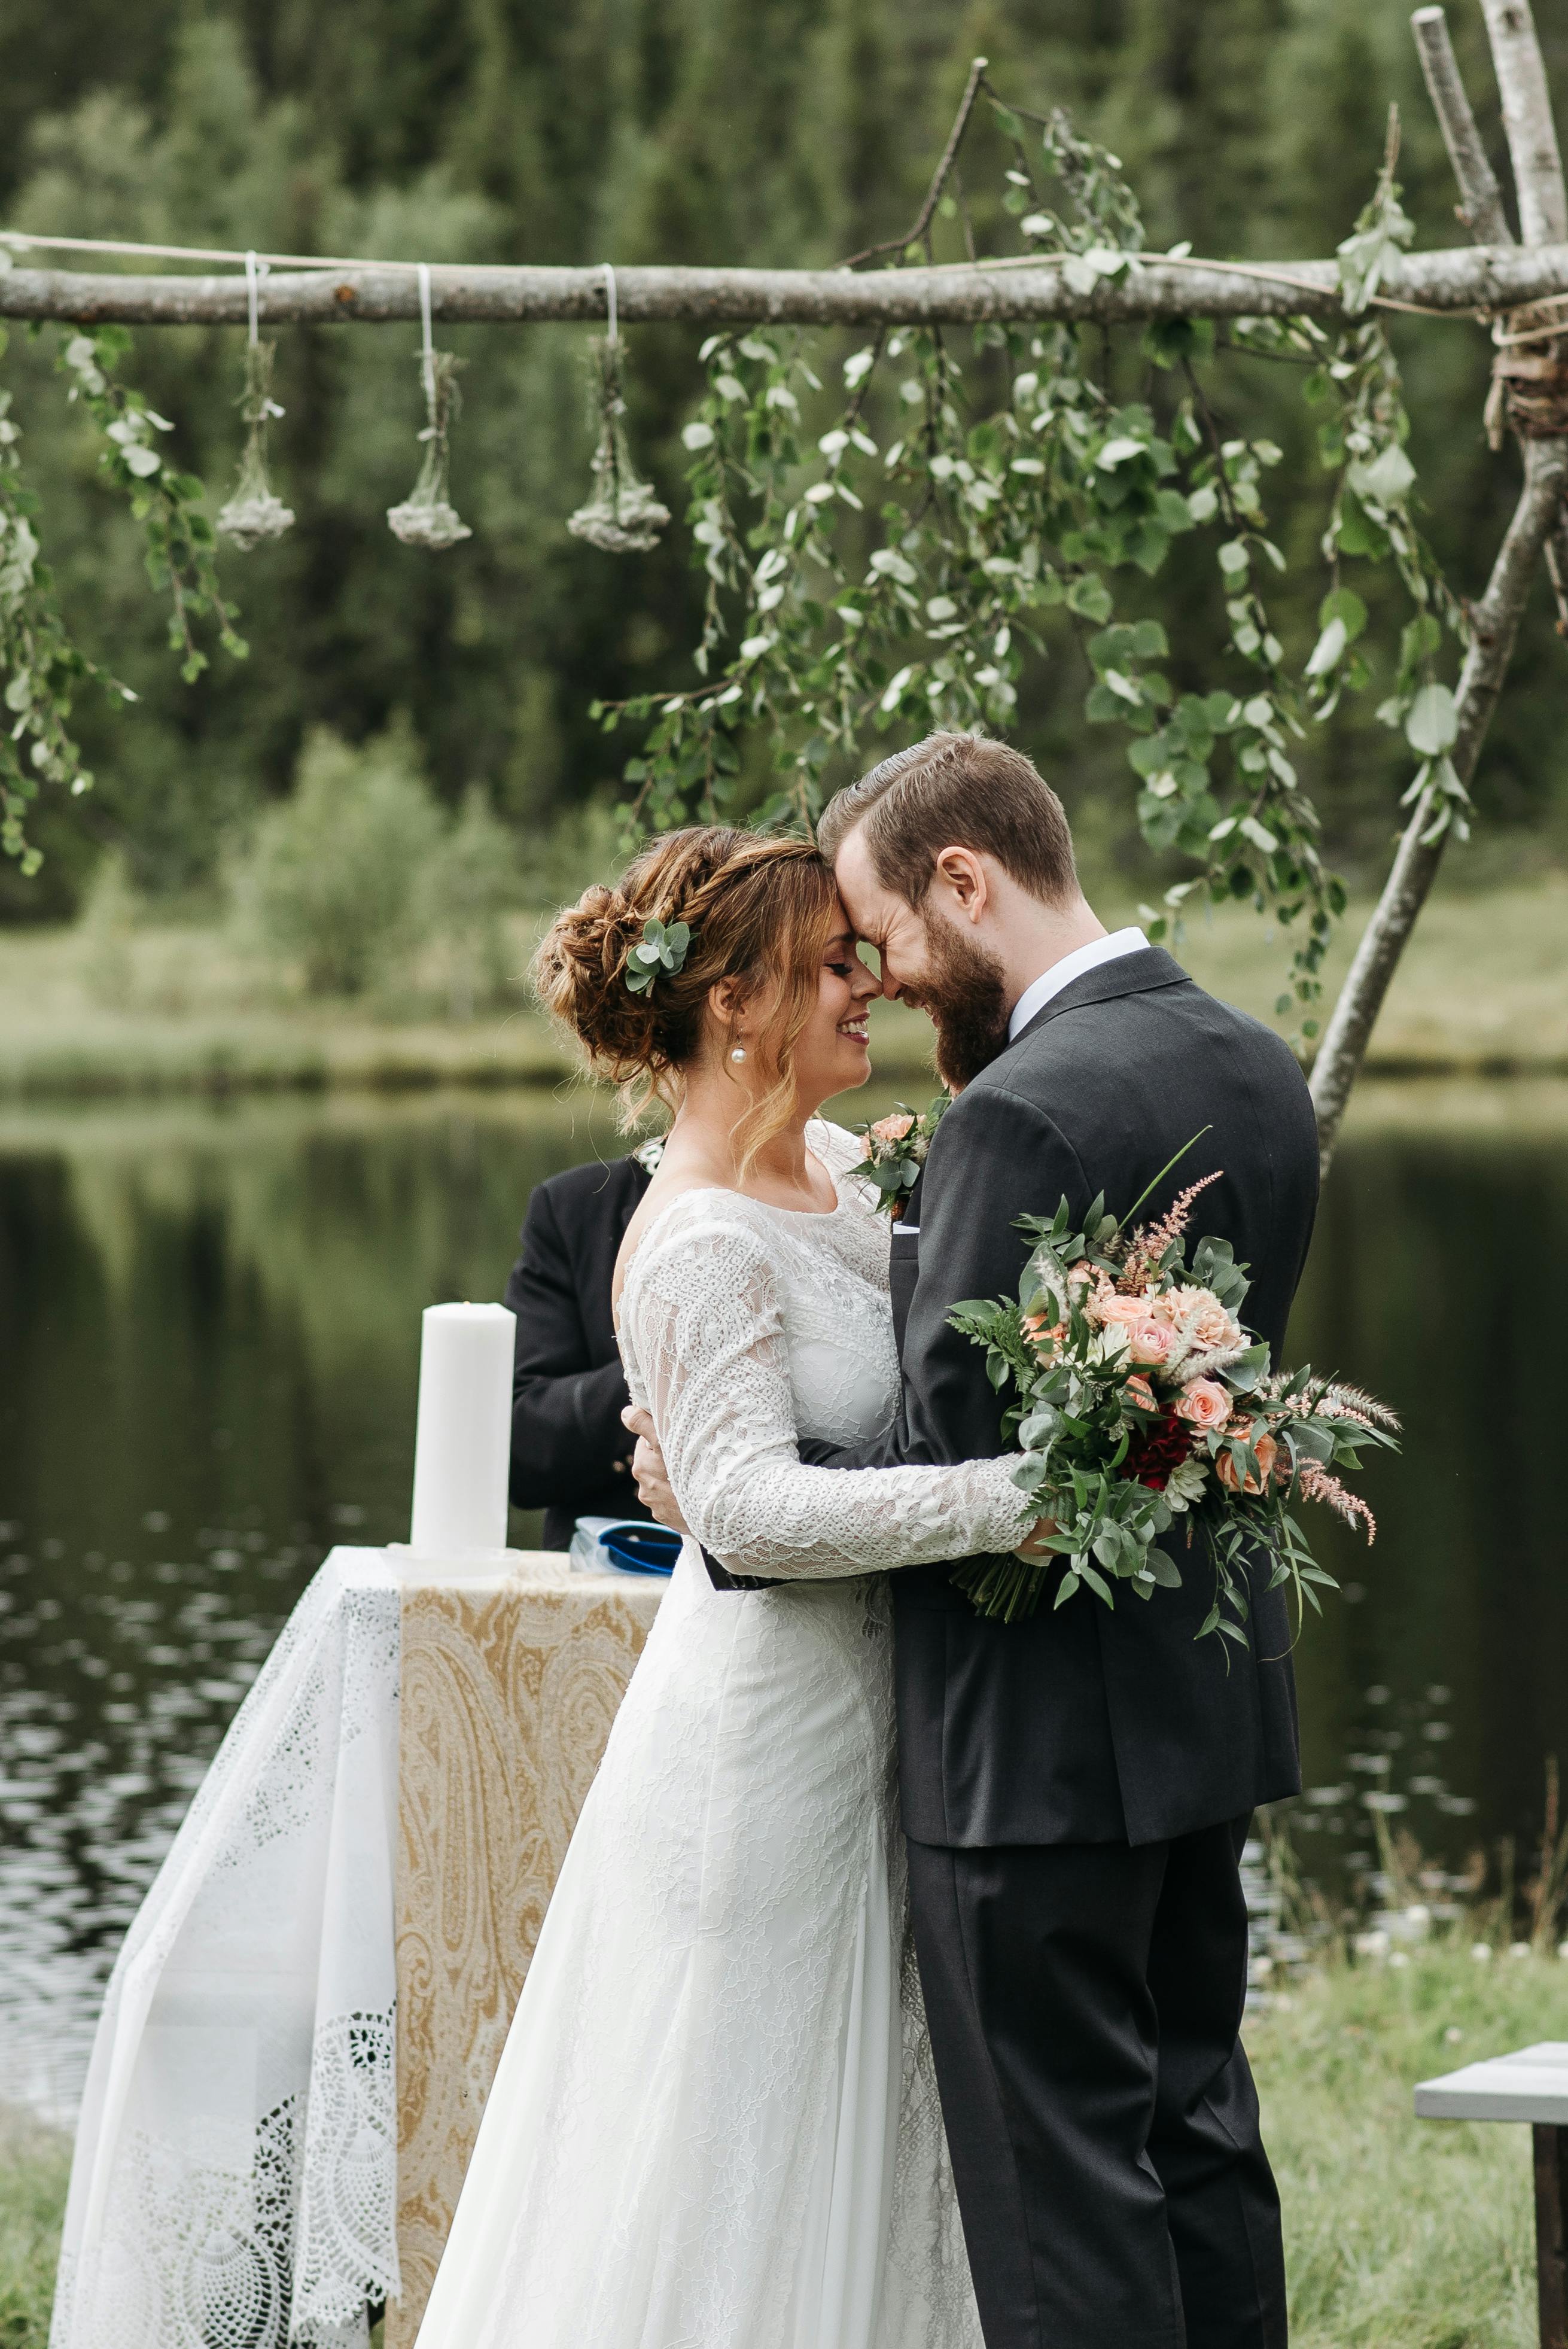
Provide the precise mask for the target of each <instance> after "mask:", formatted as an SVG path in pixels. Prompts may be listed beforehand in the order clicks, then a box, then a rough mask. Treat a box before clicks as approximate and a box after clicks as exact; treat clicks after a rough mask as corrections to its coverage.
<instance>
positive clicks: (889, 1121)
mask: <svg viewBox="0 0 1568 2349" xmlns="http://www.w3.org/2000/svg"><path fill="white" fill-rule="evenodd" d="M913 1124H914V1120H913V1117H911V1116H910V1115H909V1114H908V1112H905V1113H904V1114H903V1116H902V1117H901V1116H896V1115H895V1116H892V1117H879V1118H878V1120H877V1122H876V1123H875V1124H874V1125H873V1126H872V1133H874V1134H875V1136H876V1138H877V1140H878V1141H879V1142H902V1141H903V1137H904V1135H905V1134H906V1133H909V1132H910V1131H911V1130H912V1129H913Z"/></svg>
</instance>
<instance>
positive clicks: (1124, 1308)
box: [1094, 1289, 1149, 1330]
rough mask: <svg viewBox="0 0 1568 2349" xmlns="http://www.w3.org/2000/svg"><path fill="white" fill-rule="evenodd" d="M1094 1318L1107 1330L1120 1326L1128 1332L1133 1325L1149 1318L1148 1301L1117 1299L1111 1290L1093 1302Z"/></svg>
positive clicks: (1142, 1298)
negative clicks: (1107, 1294) (1105, 1295)
mask: <svg viewBox="0 0 1568 2349" xmlns="http://www.w3.org/2000/svg"><path fill="white" fill-rule="evenodd" d="M1094 1316H1095V1319H1096V1320H1097V1321H1100V1322H1103V1323H1104V1325H1105V1327H1106V1328H1107V1329H1108V1330H1110V1329H1115V1328H1117V1327H1118V1326H1120V1327H1122V1328H1124V1329H1128V1330H1130V1329H1131V1328H1132V1327H1133V1326H1134V1325H1135V1323H1137V1322H1140V1321H1145V1320H1147V1319H1148V1318H1149V1300H1148V1299H1147V1298H1144V1297H1119V1296H1118V1295H1117V1294H1116V1292H1115V1290H1114V1289H1113V1290H1112V1291H1111V1293H1110V1294H1109V1296H1107V1297H1097V1298H1096V1299H1095V1300H1094Z"/></svg>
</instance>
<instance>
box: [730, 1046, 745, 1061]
mask: <svg viewBox="0 0 1568 2349" xmlns="http://www.w3.org/2000/svg"><path fill="white" fill-rule="evenodd" d="M729 1057H730V1059H731V1060H732V1061H744V1060H745V1058H746V1047H745V1045H744V1044H738V1045H737V1046H736V1048H735V1050H734V1051H733V1052H731V1054H730V1056H729Z"/></svg>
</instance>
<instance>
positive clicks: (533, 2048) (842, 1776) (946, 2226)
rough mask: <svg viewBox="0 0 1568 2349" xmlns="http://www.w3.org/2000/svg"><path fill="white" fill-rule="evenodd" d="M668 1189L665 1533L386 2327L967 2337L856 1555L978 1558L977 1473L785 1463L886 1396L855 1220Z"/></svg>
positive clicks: (848, 1145)
mask: <svg viewBox="0 0 1568 2349" xmlns="http://www.w3.org/2000/svg"><path fill="white" fill-rule="evenodd" d="M809 1139H810V1143H811V1146H812V1148H813V1149H814V1150H815V1152H816V1153H817V1154H818V1155H819V1156H820V1158H821V1159H822V1160H823V1161H824V1163H825V1164H827V1165H828V1166H829V1167H830V1169H831V1171H832V1173H833V1174H834V1177H835V1181H836V1183H837V1185H838V1189H839V1205H838V1207H837V1209H836V1210H835V1211H833V1212H832V1213H830V1214H821V1215H810V1214H797V1213H793V1212H790V1211H788V1210H786V1209H783V1208H777V1207H769V1206H763V1205H760V1204H759V1203H758V1202H757V1201H754V1200H750V1199H746V1198H742V1197H740V1196H739V1195H737V1194H735V1193H733V1192H727V1191H717V1190H714V1191H699V1192H688V1193H686V1195H683V1196H681V1197H679V1198H677V1199H676V1200H675V1201H673V1202H672V1203H671V1205H670V1206H668V1207H667V1208H666V1209H665V1212H664V1214H663V1215H662V1216H658V1217H657V1218H655V1221H654V1222H653V1223H652V1224H651V1225H650V1226H649V1227H648V1230H647V1232H646V1234H645V1237H644V1238H643V1241H642V1244H641V1246H640V1247H638V1249H637V1251H636V1254H635V1257H634V1259H633V1262H632V1265H631V1267H630V1271H629V1276H628V1278H627V1281H626V1286H625V1293H624V1298H623V1299H622V1306H621V1346H622V1352H623V1355H624V1359H625V1364H626V1373H627V1378H628V1381H629V1382H630V1385H631V1389H632V1392H633V1393H634V1396H636V1397H637V1399H638V1400H639V1401H641V1402H646V1403H647V1404H648V1406H649V1407H650V1408H651V1410H652V1412H653V1414H654V1418H655V1423H656V1425H657V1427H658V1430H659V1435H660V1440H661V1443H662V1444H663V1447H664V1451H665V1459H666V1462H667V1464H668V1467H669V1472H670V1477H671V1482H672V1484H673V1485H674V1488H675V1491H676V1495H677V1496H678V1498H679V1500H680V1503H681V1506H682V1508H683V1510H684V1512H685V1515H686V1521H687V1523H688V1524H689V1525H691V1526H693V1527H694V1528H695V1529H696V1532H697V1533H698V1535H699V1536H700V1537H701V1538H702V1539H703V1540H704V1541H706V1542H707V1546H708V1547H709V1548H710V1549H712V1550H713V1551H714V1552H715V1553H716V1554H717V1555H718V1556H721V1557H723V1556H731V1557H738V1558H740V1557H744V1563H745V1568H746V1569H747V1570H749V1571H753V1572H757V1573H765V1574H771V1575H778V1576H783V1577H787V1578H790V1579H791V1580H798V1581H799V1583H800V1584H802V1585H803V1587H796V1588H785V1589H775V1590H765V1591H755V1592H747V1593H744V1594H735V1593H730V1592H718V1591H716V1590H715V1589H714V1588H713V1587H712V1585H711V1584H710V1582H709V1581H708V1578H707V1572H706V1570H705V1568H704V1566H703V1563H702V1559H701V1557H700V1556H699V1554H698V1552H697V1550H696V1547H695V1545H694V1544H693V1543H692V1542H689V1541H688V1542H687V1543H686V1545H685V1547H684V1548H683V1550H682V1553H681V1557H680V1560H679V1563H678V1564H677V1566H676V1571H675V1576H674V1578H673V1580H672V1582H671V1585H670V1588H669V1590H668V1593H667V1595H666V1597H665V1601H664V1604H663V1605H662V1607H661V1608H660V1609H659V1613H658V1617H657V1619H656V1621H655V1625H654V1629H653V1632H652V1634H651V1636H650V1638H649V1640H648V1643H647V1646H646V1648H645V1651H644V1652H643V1656H642V1659H641V1661H639V1663H638V1665H637V1668H636V1671H635V1672H634V1674H633V1677H632V1682H631V1685H630V1687H629V1689H628V1690H627V1692H626V1697H625V1702H624V1704H623V1705H622V1708H621V1711H620V1713H619V1715H618V1716H617V1718H616V1721H615V1723H614V1730H613V1731H612V1733H611V1737H610V1741H609V1744H608V1746H607V1748H606V1751H605V1754H604V1759H603V1764H601V1767H600V1770H599V1775H598V1776H597V1778H596V1779H595V1781H594V1784H593V1789H592V1791H591V1792H590V1794H589V1796H588V1800H587V1802H586V1803H585V1805H584V1806H583V1815H582V1817H581V1819H580V1820H579V1822H578V1826H577V1831H576V1834H575V1835H574V1836H573V1841H572V1847H571V1849H570V1851H569V1852H568V1854H567V1857H566V1863H565V1866H564V1868H562V1874H561V1878H560V1881H559V1883H558V1885H557V1887H556V1890H555V1895H554V1898H553V1899H552V1902H551V1905H550V1909H549V1913H548V1915H547V1916H546V1918H545V1921H544V1927H543V1930H542V1933H541V1936H540V1940H539V1946H538V1950H537V1952H536V1954H535V1957H534V1960H533V1964H532V1967H531V1971H530V1972H529V1975H528V1980H527V1982H526V1984H525V1986H524V1989H523V1993H522V1997H521V2002H520V2003H519V2006H518V2010H517V2014H516V2017H515V2020H514V2021H513V2023H512V2026H511V2035H510V2037H509V2038H508V2041H507V2044H506V2049H505V2052H504V2054H503V2055H502V2057H501V2062H500V2069H499V2071H498V2072H497V2074H496V2078H495V2084H494V2086H493V2087H492V2088H491V2091H490V2101H489V2104H488V2105H487V2106H486V2109H485V2115H484V2119H483V2122H482V2125H481V2127H480V2134H479V2140H478V2143H477V2145H476V2147H475V2148H474V2156H473V2160H472V2163H471V2165H470V2168H469V2174H468V2178H467V2182H466V2183H465V2185H464V2188H463V2191H462V2197H461V2199H460V2201H459V2208H458V2212H457V2217H456V2220H455V2221H454V2224H453V2228H452V2232H451V2237H450V2240H449V2243H448V2246H447V2250H446V2254H445V2256H444V2258H443V2260H442V2261H441V2266H440V2271H439V2273H438V2276H437V2279H436V2284H435V2289H434V2292H433V2293H432V2295H431V2299H430V2303H429V2308H428V2313H427V2315H426V2318H425V2322H424V2326H423V2329H422V2331H421V2333H420V2334H419V2349H979V2344H980V2330H979V2323H978V2319H977V2317H976V2315H975V2300H974V2292H973V2289H972V2286H971V2284H970V2281H969V2270H968V2264H967V2261H966V2259H965V2250H964V2241H963V2236H962V2233H961V2231H960V2228H959V2223H958V2215H957V2208H956V2205H955V2202H954V2193H953V2184H952V2178H951V2175H950V2172H949V2168H948V2158H947V2147H946V2140H945V2137H944V2132H943V2127H942V2116H941V2111H940V2107H939V2106H938V2103H937V2097H936V2087H935V2081H934V2075H933V2072H932V2065H931V2049H930V2043H929V2039H928V2037H927V2033H926V2026H925V2018H924V2013H923V2008H922V2004H921V2000H920V1991H919V1981H918V1976H917V1974H916V1971H915V1968H914V1963H913V1953H912V1952H911V1951H910V1950H909V1948H908V1941H907V1932H906V1901H905V1894H904V1887H903V1871H902V1846H901V1843H900V1840H899V1837H898V1833H897V1829H896V1826H895V1819H894V1809H893V1802H894V1786H893V1722H892V1674H891V1657H890V1637H891V1634H890V1629H889V1620H888V1606H887V1593H886V1588H885V1586H884V1585H883V1584H882V1583H881V1582H880V1581H878V1580H875V1579H871V1578H869V1577H870V1576H872V1574H874V1572H875V1571H876V1570H877V1569H881V1568H891V1567H897V1566H902V1565H910V1564H917V1563H923V1562H926V1561H930V1560H935V1559H941V1558H945V1557H959V1556H965V1555H969V1554H972V1553H974V1552H976V1551H980V1550H987V1549H996V1548H1007V1547H1010V1546H1011V1544H1012V1543H1013V1542H1014V1541H1015V1540H1016V1538H1017V1535H1018V1525H1019V1496H1018V1493H1017V1490H1016V1486H1014V1485H1012V1484H1011V1482H1010V1481H1009V1479H1008V1477H1007V1474H1006V1463H1004V1462H1001V1461H984V1462H975V1463H971V1464H966V1465H965V1466H962V1467H956V1468H946V1469H930V1468H898V1469H886V1470H878V1471H875V1472H870V1473H865V1474H860V1475H851V1474H847V1473H843V1472H841V1471H837V1470H833V1469H821V1468H809V1467H804V1466H802V1465H801V1464H800V1463H799V1459H798V1458H797V1454H796V1432H797V1430H799V1431H800V1432H801V1433H810V1434H811V1435H815V1436H820V1437H824V1438H827V1439H830V1440H832V1441H835V1442H838V1443H850V1442H854V1441H858V1440H860V1439H861V1438H863V1437H866V1436H869V1435H871V1434H872V1433H875V1432H876V1431H877V1430H878V1429H879V1428H880V1427H882V1426H884V1425H885V1424H886V1423H887V1422H888V1421H889V1419H890V1418H891V1416H892V1411H893V1408H894V1404H895V1402H896V1398H897V1393H898V1362H897V1358H896V1353H895V1350H894V1346H893V1340H892V1324H891V1319H890V1313H889V1307H888V1298H887V1263H888V1227H887V1225H886V1223H885V1222H884V1221H882V1220H881V1219H879V1218H877V1217H876V1216H874V1215H873V1214H872V1212H871V1210H870V1207H869V1206H868V1204H867V1202H866V1201H865V1199H864V1198H863V1197H862V1195H861V1193H860V1191H859V1188H858V1186H857V1185H855V1184H854V1183H853V1182H852V1180H850V1179H846V1178H847V1170H848V1168H849V1167H850V1165H851V1164H852V1162H853V1160H854V1159H855V1158H856V1157H857V1156H858V1154H859V1145H858V1143H855V1142H854V1140H853V1139H852V1138H851V1136H849V1135H847V1134H845V1133H841V1131H839V1130H838V1129H837V1128H834V1127H830V1126H827V1125H824V1124H821V1123H814V1124H813V1125H812V1126H811V1127H810V1129H809Z"/></svg>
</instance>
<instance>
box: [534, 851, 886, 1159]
mask: <svg viewBox="0 0 1568 2349" xmlns="http://www.w3.org/2000/svg"><path fill="white" fill-rule="evenodd" d="M838 910H839V899H838V891H837V888H836V886H835V885H834V881H833V875H832V873H831V870H830V867H829V866H828V865H827V864H825V863H824V862H823V860H822V858H821V857H820V855H819V854H818V852H817V850H816V848H815V847H814V846H813V845H812V843H810V841H806V840H780V839H778V838H777V837H773V836H769V835H768V834H765V833H755V832H739V831H735V830H732V829H730V828H729V827H728V826H727V825H724V824H702V825H694V826H692V827H691V828H690V829H689V830H686V831H684V832H672V833H665V835H664V836H663V837H662V838H661V839H658V840H655V841H654V842H652V843H650V844H649V845H648V846H647V847H646V848H645V849H644V850H643V852H642V854H640V855H639V856H637V857H636V858H634V861H633V862H632V864H629V865H628V866H627V868H626V870H625V872H624V874H622V876H621V879H620V881H619V882H618V883H617V884H615V885H614V886H608V887H607V886H605V885H603V884H598V883H596V884H595V885H594V886H593V888H591V889H585V890H584V891H583V895H582V896H581V897H580V898H579V899H578V901H577V903H576V905H568V906H565V907H564V908H563V909H562V912H560V913H559V914H557V916H556V917H555V919H554V921H553V922H552V924H551V926H550V928H549V930H548V931H547V933H546V934H545V937H544V940H543V942H542V945H541V947H540V949H539V952H538V954H537V956H536V957H535V958H534V985H535V988H537V990H538V994H539V998H540V1000H541V1002H542V1004H543V1005H544V1007H545V1009H547V1010H548V1011H552V1012H553V1013H554V1014H555V1016H556V1018H557V1019H562V1020H564V1022H565V1023H566V1025H567V1027H568V1028H570V1029H571V1030H572V1031H573V1034H574V1035H575V1036H576V1038H577V1040H578V1041H579V1043H581V1045H582V1046H583V1050H584V1052H585V1053H586V1054H587V1057H588V1064H589V1067H590V1069H591V1071H593V1074H594V1075H595V1076H596V1077H600V1078H603V1079H604V1080H605V1081H607V1082H609V1083H611V1084H615V1085H619V1086H620V1087H621V1088H622V1094H623V1102H624V1115H625V1118H626V1122H627V1123H632V1122H633V1121H634V1119H635V1118H636V1117H637V1116H638V1115H639V1114H640V1112H642V1110H643V1109H644V1108H645V1107H646V1105H647V1102H648V1101H649V1100H650V1098H655V1097H656V1098H657V1099H658V1100H660V1101H662V1102H664V1103H665V1106H666V1107H667V1108H669V1109H671V1110H673V1109H675V1108H676V1107H678V1105H679V1102H680V1095H681V1071H682V1070H683V1069H684V1068H686V1066H687V1065H688V1064H689V1063H690V1062H691V1061H694V1060H695V1059H696V1056H697V1055H698V1054H699V1053H700V1052H701V1051H702V1050H703V1049H704V1045H705V1041H706V1040H707V1025H706V1021H707V1004H708V992H709V989H710V988H713V987H715V986H717V983H718V982H719V980H721V979H730V980H733V981H734V982H735V983H736V991H737V996H738V1000H739V1001H740V1002H742V1003H744V1002H746V1001H748V1000H750V999H756V998H758V997H760V996H762V995H763V994H764V992H765V991H766V993H767V995H768V996H769V1016H768V1020H767V1025H766V1028H765V1029H764V1030H763V1032H762V1034H761V1035H759V1036H758V1035H753V1034H750V1033H748V1039H747V1049H748V1053H749V1054H750V1055H751V1056H752V1057H753V1058H754V1059H755V1060H756V1061H757V1062H758V1074H760V1075H761V1076H762V1077H763V1078H764V1080H765V1090H764V1092H762V1094H761V1096H760V1097H759V1098H758V1100H757V1102H755V1104H754V1105H753V1107H752V1108H751V1109H750V1110H749V1111H748V1113H747V1115H746V1116H745V1118H744V1119H743V1120H742V1121H741V1122H740V1124H741V1127H742V1128H744V1129H745V1131H744V1132H743V1133H741V1132H739V1130H738V1139H739V1141H740V1143H741V1154H742V1157H743V1158H749V1157H751V1156H753V1155H754V1154H755V1153H756V1152H757V1150H758V1149H759V1148H760V1147H761V1145H762V1143H764V1142H766V1141H767V1140H768V1139H769V1136H770V1135H771V1134H773V1133H777V1132H778V1131H779V1127H780V1126H781V1125H782V1124H783V1123H785V1121H786V1120H787V1118H788V1117H789V1113H790V1111H791V1108H792V1106H793V1101H794V1085H793V1075H792V1066H791V1057H792V1050H793V1046H794V1043H795V1040H796V1038H797V1037H798V1036H799V1032H800V1030H801V1029H802V1028H803V1027H804V1025H805V1023H806V1019H807V1018H808V1016H809V1014H810V1009H811V1006H812V1004H813V1003H814V1002H815V1000H816V998H817V988H818V984H819V978H818V974H819V968H820V963H821V959H822V954H823V949H824V948H825V947H826V946H827V943H828V940H829V938H830V936H832V931H833V922H834V918H835V916H836V915H837V913H838ZM650 920H656V921H659V922H662V923H663V924H664V925H665V928H666V929H667V928H669V927H670V926H672V925H673V924H675V923H676V922H685V923H686V925H687V926H688V927H689V929H690V931H691V940H690V944H689V945H688V947H687V948H686V959H685V961H684V963H683V964H682V966H681V968H680V969H679V970H676V971H669V970H665V969H663V968H660V969H657V970H655V974H654V979H653V984H652V986H650V987H648V988H645V989H644V990H643V991H641V992H639V993H634V992H633V990H632V989H631V988H630V987H628V985H627V983H626V980H627V973H628V969H631V970H635V968H636V966H635V965H634V964H632V963H631V961H630V957H631V953H632V949H633V947H635V946H638V945H640V944H641V943H642V938H643V927H644V925H645V923H646V922H648V921H650ZM774 990H777V1001H776V1002H775V1001H773V1000H772V999H771V998H772V996H773V993H774Z"/></svg>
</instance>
